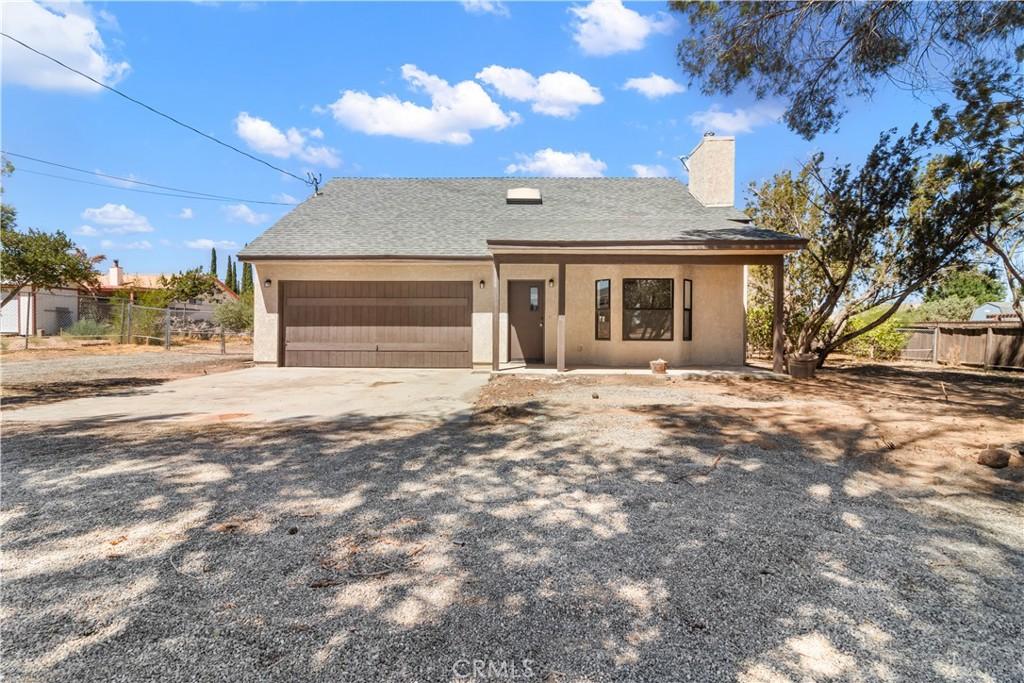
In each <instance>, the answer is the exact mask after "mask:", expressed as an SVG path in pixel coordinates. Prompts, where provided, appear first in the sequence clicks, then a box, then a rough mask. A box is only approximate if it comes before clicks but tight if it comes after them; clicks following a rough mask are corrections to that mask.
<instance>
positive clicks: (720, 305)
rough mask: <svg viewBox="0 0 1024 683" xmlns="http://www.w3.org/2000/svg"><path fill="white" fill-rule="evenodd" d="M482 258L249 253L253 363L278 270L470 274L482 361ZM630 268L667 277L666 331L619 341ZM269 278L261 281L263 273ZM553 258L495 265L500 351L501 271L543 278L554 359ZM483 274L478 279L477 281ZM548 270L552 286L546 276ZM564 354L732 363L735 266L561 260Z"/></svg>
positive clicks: (736, 326)
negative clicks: (685, 310)
mask: <svg viewBox="0 0 1024 683" xmlns="http://www.w3.org/2000/svg"><path fill="white" fill-rule="evenodd" d="M492 277H493V274H492V266H491V264H490V263H488V262H469V263H440V262H422V263H421V262H410V263H380V262H358V263H352V262H345V261H305V262H304V261H294V262H284V261H282V262H257V263H255V264H254V278H255V279H256V283H257V287H256V296H255V314H254V336H255V339H254V345H253V357H254V360H256V362H259V363H276V362H277V360H278V313H279V311H278V292H279V291H280V290H279V286H280V285H279V283H280V282H281V281H286V280H449V281H471V282H473V290H472V291H473V316H472V324H473V363H474V364H477V365H486V364H489V363H490V362H491V329H492V327H491V311H492V308H493V285H492ZM634 277H663V278H672V279H673V280H674V282H675V287H674V291H675V302H674V303H675V305H674V310H673V329H674V332H673V340H672V341H622V280H623V279H624V278H634ZM268 278H269V279H270V280H271V286H270V287H264V286H263V283H264V281H265V280H266V279H268ZM557 278H558V267H557V266H556V265H550V264H546V265H519V264H517V265H503V266H502V268H501V284H500V287H501V292H502V296H501V309H500V311H499V314H500V320H499V331H500V336H499V341H500V344H499V348H500V359H501V361H502V362H505V361H507V360H508V315H507V312H508V300H507V292H508V281H509V280H540V281H542V282H543V283H544V285H543V290H544V307H545V309H544V312H545V315H544V329H545V339H544V347H545V352H544V355H545V362H546V363H547V364H549V365H552V364H554V363H555V356H556V352H557V349H556V345H557V340H556V334H555V332H556V330H557V325H558V284H557ZM604 278H607V279H610V280H611V281H612V307H611V316H612V327H611V340H609V341H597V340H595V339H594V310H595V307H594V282H595V280H598V279H604ZM684 278H688V279H690V280H692V281H693V340H692V341H687V342H684V341H683V329H682V327H683V323H682V320H683V314H682V303H683V298H682V297H683V279H684ZM481 280H483V282H484V287H483V288H480V286H479V282H480V281H481ZM549 280H555V281H556V282H555V284H554V286H548V281H549ZM566 284H567V286H566V361H567V363H568V364H569V366H570V367H571V366H573V365H577V366H579V365H604V366H643V365H646V364H647V363H648V362H649V361H650V360H652V359H654V358H658V357H661V358H664V359H665V360H667V361H669V363H671V365H672V366H674V367H685V366H701V365H741V364H742V363H743V360H744V348H743V324H744V313H743V295H744V287H743V267H742V266H702V265H679V266H664V265H658V266H645V265H628V266H627V265H621V266H619V265H615V266H591V265H585V266H584V265H569V266H567V267H566Z"/></svg>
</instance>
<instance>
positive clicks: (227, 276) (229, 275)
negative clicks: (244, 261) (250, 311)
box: [224, 254, 235, 292]
mask: <svg viewBox="0 0 1024 683" xmlns="http://www.w3.org/2000/svg"><path fill="white" fill-rule="evenodd" d="M224 284H226V285H227V286H228V289H230V290H231V291H232V292H233V291H235V269H234V268H233V267H232V265H231V255H230V254H228V269H227V271H225V273H224Z"/></svg>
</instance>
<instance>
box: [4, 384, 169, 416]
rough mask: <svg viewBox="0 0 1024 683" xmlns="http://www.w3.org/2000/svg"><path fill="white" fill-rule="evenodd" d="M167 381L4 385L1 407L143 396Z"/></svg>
mask: <svg viewBox="0 0 1024 683" xmlns="http://www.w3.org/2000/svg"><path fill="white" fill-rule="evenodd" d="M167 381H169V380H168V378H163V379H161V378H149V377H116V378H112V379H90V380H83V381H71V382H48V383H45V384H25V385H22V384H4V388H3V391H4V396H3V398H0V405H2V406H3V407H4V408H24V407H26V406H33V405H42V404H45V403H57V402H58V401H67V400H70V399H73V398H91V397H96V396H131V395H133V394H137V393H139V391H138V390H139V389H143V388H145V387H152V386H155V385H158V384H163V383H164V382H167Z"/></svg>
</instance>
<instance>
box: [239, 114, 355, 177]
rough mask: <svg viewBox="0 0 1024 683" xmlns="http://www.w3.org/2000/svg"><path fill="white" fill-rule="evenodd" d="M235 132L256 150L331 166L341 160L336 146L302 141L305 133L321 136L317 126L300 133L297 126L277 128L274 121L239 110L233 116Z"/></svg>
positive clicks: (280, 157) (314, 136)
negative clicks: (236, 114) (283, 129)
mask: <svg viewBox="0 0 1024 683" xmlns="http://www.w3.org/2000/svg"><path fill="white" fill-rule="evenodd" d="M235 133H236V134H237V135H238V137H240V138H242V139H243V140H245V144H247V145H249V147H251V148H252V149H254V150H256V151H257V152H263V153H264V154H269V155H271V156H275V157H277V158H279V159H288V158H290V157H296V158H298V159H302V160H303V161H305V162H307V163H310V164H322V165H324V166H327V167H329V168H335V167H336V166H338V165H339V164H340V163H341V159H339V158H338V153H337V151H336V150H334V149H332V148H330V147H324V146H316V145H308V144H306V138H307V135H308V136H309V137H313V138H317V139H321V138H322V137H323V131H321V130H320V129H319V128H316V129H314V130H313V131H310V132H309V133H307V134H305V135H304V134H303V133H302V131H300V130H299V129H298V128H289V129H288V130H287V131H285V132H283V133H282V132H281V131H280V130H279V129H278V128H277V127H276V126H274V124H272V123H271V122H270V121H267V120H266V119H261V118H259V117H257V116H250V115H249V113H248V112H244V111H243V112H242V113H240V114H239V115H238V116H236V117H235Z"/></svg>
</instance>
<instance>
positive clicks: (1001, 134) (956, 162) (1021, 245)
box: [934, 60, 1024, 321]
mask: <svg viewBox="0 0 1024 683" xmlns="http://www.w3.org/2000/svg"><path fill="white" fill-rule="evenodd" d="M953 91H954V93H955V94H956V96H957V98H958V99H959V100H960V101H961V102H963V107H961V108H960V109H959V110H957V111H951V109H950V107H949V106H948V105H943V106H940V107H937V108H936V109H935V112H934V116H935V119H936V121H937V122H938V127H937V130H936V135H935V140H936V142H937V143H939V144H940V145H942V146H943V147H944V148H946V149H948V150H949V152H948V153H947V154H945V155H944V156H943V157H941V158H939V159H937V163H936V176H937V178H938V179H939V181H940V182H942V183H944V184H946V185H947V186H948V187H950V188H951V190H952V192H953V193H954V196H955V199H956V204H955V207H956V209H957V214H956V216H955V217H954V220H956V221H957V222H958V223H959V224H960V225H962V226H964V227H965V228H966V229H967V230H969V231H970V232H971V234H972V236H973V237H974V238H975V239H976V240H977V241H978V242H979V243H980V244H981V245H983V246H984V247H985V248H986V249H987V250H988V251H989V253H990V254H992V255H993V256H994V257H995V258H996V259H997V261H998V263H999V265H1000V267H1001V269H1002V271H1003V273H1004V274H1005V276H1006V282H1007V284H1008V285H1009V286H1010V291H1011V294H1012V300H1013V307H1014V310H1015V311H1016V312H1017V316H1018V317H1019V318H1020V319H1021V321H1024V301H1022V296H1024V152H1022V150H1024V75H1021V73H1020V72H1019V71H1017V72H1016V73H1015V72H1013V71H1010V70H1008V69H1005V68H1004V67H1002V66H1001V65H1000V64H998V63H997V62H993V61H991V60H982V61H979V62H977V63H976V64H973V65H971V67H970V68H969V69H965V70H964V72H963V74H962V75H961V77H959V78H957V79H956V80H955V81H954V83H953Z"/></svg>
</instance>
